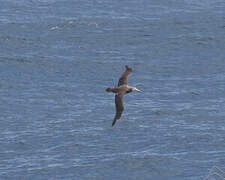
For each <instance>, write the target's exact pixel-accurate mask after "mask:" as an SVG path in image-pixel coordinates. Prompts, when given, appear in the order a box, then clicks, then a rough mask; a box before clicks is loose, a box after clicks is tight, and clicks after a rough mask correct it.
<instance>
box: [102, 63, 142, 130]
mask: <svg viewBox="0 0 225 180" xmlns="http://www.w3.org/2000/svg"><path fill="white" fill-rule="evenodd" d="M131 72H132V69H131V68H129V67H128V66H126V71H125V72H124V73H123V74H122V75H121V77H120V79H119V82H118V86H117V87H115V88H107V89H106V91H107V92H113V93H115V94H116V95H115V105H116V115H115V117H114V121H113V123H112V126H114V125H115V124H116V122H117V121H118V120H119V119H120V117H121V115H122V113H123V110H124V106H123V95H124V94H127V93H130V92H132V91H134V90H135V91H140V90H139V89H137V88H136V87H133V86H128V81H127V77H128V75H129V74H130V73H131Z"/></svg>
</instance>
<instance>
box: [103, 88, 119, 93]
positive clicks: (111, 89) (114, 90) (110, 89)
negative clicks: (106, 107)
mask: <svg viewBox="0 0 225 180" xmlns="http://www.w3.org/2000/svg"><path fill="white" fill-rule="evenodd" d="M106 91H107V92H113V93H117V91H118V89H117V88H107V89H106Z"/></svg>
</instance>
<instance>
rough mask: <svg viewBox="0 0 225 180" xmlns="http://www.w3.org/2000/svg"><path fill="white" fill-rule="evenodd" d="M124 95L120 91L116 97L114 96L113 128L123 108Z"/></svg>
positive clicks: (123, 92)
mask: <svg viewBox="0 0 225 180" xmlns="http://www.w3.org/2000/svg"><path fill="white" fill-rule="evenodd" d="M124 94H125V91H121V92H119V93H118V94H117V95H116V96H115V105H116V115H115V117H114V120H113V123H112V126H114V125H115V124H116V122H117V121H118V120H119V119H120V117H121V115H122V113H123V110H124V107H123V95H124Z"/></svg>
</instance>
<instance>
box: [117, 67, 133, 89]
mask: <svg viewBox="0 0 225 180" xmlns="http://www.w3.org/2000/svg"><path fill="white" fill-rule="evenodd" d="M125 67H126V71H125V72H124V73H123V74H122V75H121V76H120V79H119V82H118V86H121V85H124V84H128V82H127V77H128V75H129V74H130V73H131V72H132V69H131V68H130V67H128V66H127V65H126V66H125Z"/></svg>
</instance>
